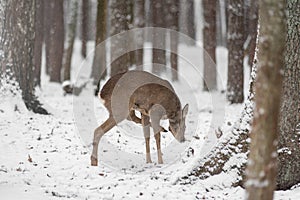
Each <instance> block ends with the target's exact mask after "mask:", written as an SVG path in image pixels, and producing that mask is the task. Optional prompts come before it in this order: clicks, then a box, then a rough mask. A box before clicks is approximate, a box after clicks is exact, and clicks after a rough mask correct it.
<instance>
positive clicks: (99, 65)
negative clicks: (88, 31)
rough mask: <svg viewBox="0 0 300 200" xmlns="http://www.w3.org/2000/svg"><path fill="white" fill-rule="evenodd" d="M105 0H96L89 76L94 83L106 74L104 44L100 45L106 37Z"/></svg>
mask: <svg viewBox="0 0 300 200" xmlns="http://www.w3.org/2000/svg"><path fill="white" fill-rule="evenodd" d="M106 25H107V0H98V4H97V19H96V27H97V31H96V43H95V53H94V59H93V66H92V73H91V77H92V78H93V79H94V84H95V85H96V84H97V83H98V80H99V79H103V78H104V77H105V76H106V46H105V44H102V45H100V44H101V43H102V42H103V41H104V40H105V39H106Z"/></svg>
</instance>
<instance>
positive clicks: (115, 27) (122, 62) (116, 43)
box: [110, 0, 129, 76]
mask: <svg viewBox="0 0 300 200" xmlns="http://www.w3.org/2000/svg"><path fill="white" fill-rule="evenodd" d="M110 6H111V19H110V20H111V30H110V35H111V36H114V39H113V40H111V50H110V54H111V76H113V75H116V74H118V73H122V72H125V71H127V70H128V67H129V66H128V64H129V57H128V54H127V50H126V49H127V45H128V41H127V39H126V38H124V37H121V35H117V34H119V33H121V32H123V31H127V30H128V25H127V4H126V2H123V1H118V0H111V4H110Z"/></svg>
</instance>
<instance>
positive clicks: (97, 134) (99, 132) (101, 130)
mask: <svg viewBox="0 0 300 200" xmlns="http://www.w3.org/2000/svg"><path fill="white" fill-rule="evenodd" d="M115 125H116V122H115V120H114V119H113V117H111V116H110V117H109V118H108V119H107V120H106V121H105V122H104V123H103V124H101V126H99V127H98V128H96V129H95V131H94V139H93V151H92V155H91V165H92V166H97V165H98V145H99V141H100V139H101V137H102V136H103V135H104V134H105V133H106V132H107V131H109V130H110V129H111V128H113V127H114V126H115Z"/></svg>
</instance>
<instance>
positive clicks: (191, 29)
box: [179, 0, 196, 45]
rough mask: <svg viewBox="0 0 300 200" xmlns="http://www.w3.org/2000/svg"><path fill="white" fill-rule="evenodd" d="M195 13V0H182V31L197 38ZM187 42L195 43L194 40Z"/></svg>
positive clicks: (189, 43)
mask: <svg viewBox="0 0 300 200" xmlns="http://www.w3.org/2000/svg"><path fill="white" fill-rule="evenodd" d="M194 15H195V12H194V0H187V1H180V17H179V19H180V21H179V24H180V25H179V28H180V32H181V33H183V34H186V35H187V36H189V37H190V38H192V39H194V40H196V31H195V16H194ZM180 42H181V41H180ZM186 42H188V43H187V45H195V43H194V42H193V41H192V40H189V41H186Z"/></svg>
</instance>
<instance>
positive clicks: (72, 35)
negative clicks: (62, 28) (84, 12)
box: [63, 0, 78, 81]
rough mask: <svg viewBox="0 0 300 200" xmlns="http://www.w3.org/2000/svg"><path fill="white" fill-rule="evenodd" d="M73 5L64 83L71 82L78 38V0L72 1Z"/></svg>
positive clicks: (65, 55)
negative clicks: (74, 49)
mask: <svg viewBox="0 0 300 200" xmlns="http://www.w3.org/2000/svg"><path fill="white" fill-rule="evenodd" d="M70 3H71V10H70V11H71V15H70V16H69V19H68V22H67V23H68V29H67V43H66V45H67V47H66V50H65V54H64V65H63V67H64V81H67V80H71V64H72V55H73V47H74V41H75V36H76V25H77V10H78V2H77V0H72V1H70Z"/></svg>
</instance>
